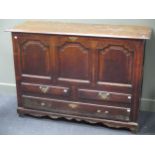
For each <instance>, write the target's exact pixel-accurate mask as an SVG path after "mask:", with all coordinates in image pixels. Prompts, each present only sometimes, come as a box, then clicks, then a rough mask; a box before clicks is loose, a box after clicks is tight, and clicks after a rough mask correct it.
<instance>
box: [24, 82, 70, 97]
mask: <svg viewBox="0 0 155 155" xmlns="http://www.w3.org/2000/svg"><path fill="white" fill-rule="evenodd" d="M21 88H22V91H24V92H29V93H38V94H48V95H56V96H69V95H70V89H69V88H68V87H62V86H52V85H43V84H30V83H21Z"/></svg>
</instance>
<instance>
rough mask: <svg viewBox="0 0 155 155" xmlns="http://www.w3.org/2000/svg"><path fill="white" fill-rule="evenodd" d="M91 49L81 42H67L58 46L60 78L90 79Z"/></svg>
mask: <svg viewBox="0 0 155 155" xmlns="http://www.w3.org/2000/svg"><path fill="white" fill-rule="evenodd" d="M90 59H91V57H90V50H89V49H88V48H85V47H84V46H83V45H81V43H71V42H66V43H65V44H63V45H62V46H61V47H59V48H58V52H57V64H58V79H59V80H66V81H76V80H77V81H79V82H80V80H81V82H82V81H83V82H84V81H89V76H90Z"/></svg>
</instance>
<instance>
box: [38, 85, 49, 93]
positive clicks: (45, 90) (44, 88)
mask: <svg viewBox="0 0 155 155" xmlns="http://www.w3.org/2000/svg"><path fill="white" fill-rule="evenodd" d="M39 89H40V90H41V92H42V93H44V94H46V93H47V91H48V90H49V87H48V86H40V87H39Z"/></svg>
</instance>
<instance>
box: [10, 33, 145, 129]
mask: <svg viewBox="0 0 155 155" xmlns="http://www.w3.org/2000/svg"><path fill="white" fill-rule="evenodd" d="M12 39H13V46H14V60H15V71H16V83H17V95H18V109H19V110H18V112H19V113H20V112H21V113H22V112H23V109H24V108H25V110H24V114H25V113H26V111H27V114H30V111H29V110H31V109H33V110H38V113H39V112H40V113H41V111H44V112H46V111H48V112H51V115H52V113H61V114H64V115H76V117H80V116H82V117H83V118H84V117H90V118H93V117H94V118H100V119H102V118H103V119H107V120H109V121H108V124H111V126H113V127H115V126H116V127H118V126H119V124H120V123H118V125H116V124H117V120H118V121H125V122H124V125H120V127H127V128H130V129H131V126H130V127H129V126H128V125H125V124H126V121H128V122H130V123H133V124H134V123H135V128H137V119H138V112H139V104H140V97H141V85H142V75H143V73H142V71H143V55H144V45H145V41H144V40H134V39H114V38H95V37H77V36H61V35H45V34H26V33H12ZM23 96H24V97H23ZM25 96H29V97H28V98H26V97H25ZM43 98H44V100H43ZM42 100H43V101H42ZM42 105H43V106H42ZM69 105H71V106H69ZM105 107H106V108H105ZM48 108H49V109H48ZM20 109H22V110H20ZM105 111H106V113H105ZM31 114H32V113H31ZM112 120H115V121H116V122H115V123H113V121H112ZM96 123H97V121H96ZM122 123H123V122H122ZM132 129H133V126H132Z"/></svg>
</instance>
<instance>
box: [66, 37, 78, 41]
mask: <svg viewBox="0 0 155 155" xmlns="http://www.w3.org/2000/svg"><path fill="white" fill-rule="evenodd" d="M68 39H69V40H70V41H76V40H77V39H78V38H77V37H69V38H68Z"/></svg>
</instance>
